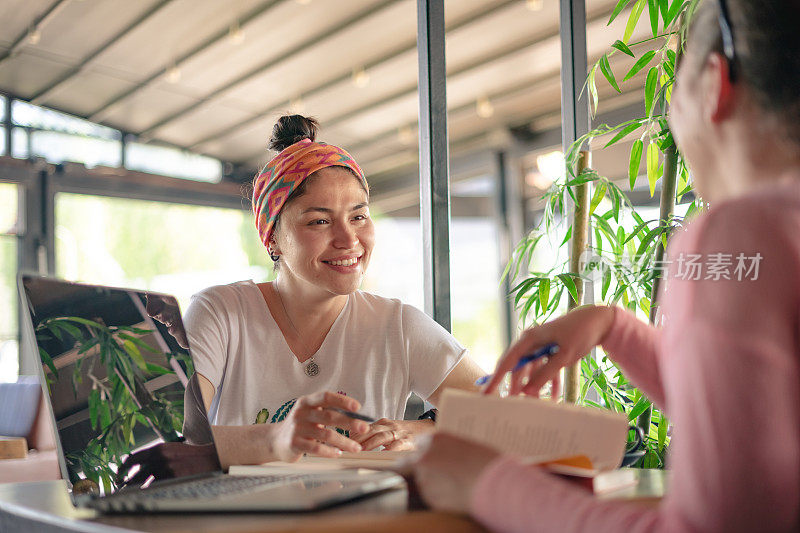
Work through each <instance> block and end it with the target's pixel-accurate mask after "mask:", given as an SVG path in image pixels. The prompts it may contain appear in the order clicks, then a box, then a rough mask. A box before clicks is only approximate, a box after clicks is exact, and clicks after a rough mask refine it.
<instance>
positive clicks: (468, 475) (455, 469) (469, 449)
mask: <svg viewBox="0 0 800 533" xmlns="http://www.w3.org/2000/svg"><path fill="white" fill-rule="evenodd" d="M424 447H425V445H424V444H422V445H420V448H424ZM499 455H500V454H499V453H498V452H497V451H495V450H493V449H492V448H489V447H487V446H483V445H481V444H476V443H474V442H470V441H467V440H464V439H460V438H458V437H454V436H452V435H448V434H447V433H436V434H434V435H432V438H431V440H430V445H429V446H428V448H427V450H425V451H424V453H423V455H422V457H420V459H419V460H418V461H417V462H416V463H414V465H413V466H412V468H413V472H414V482H415V483H416V486H417V489H418V490H419V492H420V495H421V496H422V498H423V499H424V500H425V502H426V503H427V504H428V505H429V506H430V507H432V508H433V509H439V510H443V511H451V512H458V513H466V512H468V511H469V504H470V499H471V498H472V491H473V489H474V488H475V484H476V483H477V482H478V478H479V477H480V475H481V472H483V470H484V469H485V468H486V467H487V466H488V465H489V463H491V462H492V461H493V460H494V459H495V458H497V457H498V456H499Z"/></svg>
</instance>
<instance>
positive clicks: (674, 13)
mask: <svg viewBox="0 0 800 533" xmlns="http://www.w3.org/2000/svg"><path fill="white" fill-rule="evenodd" d="M684 4H685V2H684V0H673V1H672V5H671V6H670V8H669V11H668V12H667V16H666V17H664V18H665V20H664V25H665V26H667V25H669V24H671V23H672V21H674V20H675V19H676V18H677V17H678V14H679V13H680V12H681V8H682V7H683V5H684Z"/></svg>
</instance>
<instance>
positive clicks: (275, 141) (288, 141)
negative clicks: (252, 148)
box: [269, 115, 319, 152]
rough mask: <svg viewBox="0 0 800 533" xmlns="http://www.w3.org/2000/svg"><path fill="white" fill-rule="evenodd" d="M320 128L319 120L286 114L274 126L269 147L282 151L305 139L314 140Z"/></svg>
mask: <svg viewBox="0 0 800 533" xmlns="http://www.w3.org/2000/svg"><path fill="white" fill-rule="evenodd" d="M318 130H319V122H317V121H316V120H315V119H313V118H311V117H304V116H303V115H284V116H282V117H281V118H279V119H278V122H276V123H275V126H274V127H273V128H272V136H271V137H270V138H269V148H270V149H272V150H275V151H276V152H281V151H283V150H284V149H286V148H287V147H289V146H291V145H293V144H294V143H296V142H300V141H302V140H303V139H310V140H312V141H313V140H314V139H316V137H317V131H318Z"/></svg>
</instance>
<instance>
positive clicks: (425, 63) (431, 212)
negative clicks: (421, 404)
mask: <svg viewBox="0 0 800 533" xmlns="http://www.w3.org/2000/svg"><path fill="white" fill-rule="evenodd" d="M444 39H445V30H444V0H417V41H418V44H417V50H418V57H419V117H420V120H419V124H420V128H419V136H420V143H419V161H420V174H419V178H420V207H421V218H422V258H423V261H422V264H423V269H424V280H425V282H424V284H425V312H426V313H428V315H430V316H432V317H433V319H434V320H436V322H438V323H439V324H440V325H441V326H442V327H443V328H445V329H446V330H447V331H450V329H451V318H450V190H449V181H450V179H449V176H448V168H447V164H448V151H447V150H448V149H447V90H446V85H447V73H446V67H445V52H444V49H445V47H444Z"/></svg>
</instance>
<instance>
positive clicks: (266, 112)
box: [189, 0, 519, 150]
mask: <svg viewBox="0 0 800 533" xmlns="http://www.w3.org/2000/svg"><path fill="white" fill-rule="evenodd" d="M518 2H519V0H503V1H501V2H499V3H497V4H492V5H490V6H488V7H486V8H484V9H481V10H479V11H477V12H474V13H470V14H469V15H468V16H466V17H464V18H462V19H461V20H458V21H455V22H453V23H452V24H450V25H449V26H448V27H447V28H446V30H445V31H447V32H453V31H457V30H459V29H461V28H463V27H465V26H469V25H470V24H472V23H474V22H475V21H478V20H480V19H482V18H484V17H486V16H488V15H491V14H492V13H494V12H496V11H500V10H501V9H504V8H506V7H508V6H509V5H512V4H516V3H518ZM416 49H417V41H416V40H415V41H414V42H413V43H411V44H408V45H402V46H399V47H398V48H397V49H395V50H392V51H391V52H389V53H387V54H386V55H384V56H383V57H379V58H377V59H374V60H372V61H369V62H367V63H365V64H364V65H363V68H364V70H367V71H368V70H370V69H372V68H375V67H376V66H378V65H380V64H382V63H386V62H387V61H391V60H393V59H396V58H398V57H400V56H401V55H403V54H407V53H410V52H413V51H415V50H416ZM351 77H352V74H351V73H350V72H349V71H348V72H346V73H344V74H339V75H337V76H334V77H332V78H329V79H327V80H325V81H323V82H321V83H318V84H317V85H314V86H313V87H311V88H309V89H307V90H305V91H303V92H302V95H303V97H304V98H306V99H307V98H309V97H313V96H315V95H316V94H318V93H321V92H323V91H325V90H327V89H330V88H331V86H332V85H337V84H339V83H345V82H349V80H350V79H351ZM416 88H417V85H416V84H414V86H413V87H411V88H410V89H406V91H415V90H416ZM390 98H391V97H390ZM384 100H386V99H384ZM291 103H292V102H291V100H285V101H283V102H280V103H278V104H274V105H270V106H269V107H266V108H264V109H263V110H262V111H259V112H257V113H256V114H255V115H254V116H253V117H251V118H248V119H247V120H243V121H242V122H239V123H238V124H236V125H234V126H229V127H227V128H224V129H221V130H219V131H217V132H215V133H212V134H211V135H208V136H206V137H204V138H202V139H200V140H199V141H196V142H194V143H193V144H192V145H191V146H189V149H190V150H191V149H194V148H196V147H198V146H200V145H202V144H205V143H207V142H209V141H213V140H215V139H218V138H221V137H225V136H227V135H230V134H231V133H233V132H235V131H238V130H240V129H241V128H243V127H246V126H249V125H250V124H253V123H254V122H258V121H259V120H263V119H265V118H267V117H269V116H270V115H271V114H272V113H273V112H274V111H275V110H276V109H286V108H288V107H289V106H290V105H291ZM325 127H328V123H327V121H326V123H325Z"/></svg>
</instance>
